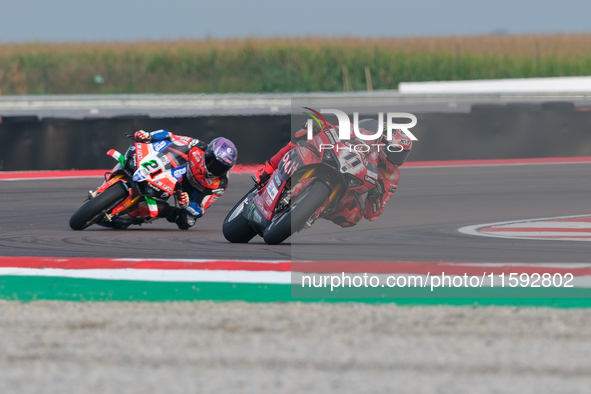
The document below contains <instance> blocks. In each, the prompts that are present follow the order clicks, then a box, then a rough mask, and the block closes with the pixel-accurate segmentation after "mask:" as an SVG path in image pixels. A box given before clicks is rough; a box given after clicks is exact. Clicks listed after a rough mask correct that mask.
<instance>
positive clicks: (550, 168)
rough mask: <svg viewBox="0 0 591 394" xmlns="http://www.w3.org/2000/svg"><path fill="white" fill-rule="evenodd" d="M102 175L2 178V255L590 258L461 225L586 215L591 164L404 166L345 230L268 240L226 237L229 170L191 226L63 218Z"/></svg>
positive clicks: (577, 246) (584, 247)
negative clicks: (374, 204) (380, 203)
mask: <svg viewBox="0 0 591 394" xmlns="http://www.w3.org/2000/svg"><path fill="white" fill-rule="evenodd" d="M100 182H101V180H100V179H99V178H87V179H79V178H75V179H47V180H26V181H2V182H0V201H1V203H2V205H1V206H2V215H1V219H0V255H3V256H61V257H120V258H133V257H135V258H159V259H162V258H169V259H183V258H193V259H195V258H203V259H257V260H258V259H262V260H290V259H295V260H379V261H456V262H532V263H544V262H547V263H576V262H589V256H590V255H591V243H589V242H574V241H548V240H515V239H502V238H489V237H478V236H472V235H465V234H461V233H460V232H458V229H459V228H460V227H463V226H468V225H476V224H480V223H491V222H500V221H510V220H521V219H535V218H545V217H554V216H567V215H582V214H591V199H590V196H591V165H590V164H584V163H573V164H543V165H506V166H480V167H479V166H473V167H441V168H404V167H402V168H401V177H400V185H399V189H398V191H397V192H396V193H395V196H394V197H393V199H392V200H391V201H390V203H389V205H388V206H387V208H386V210H385V212H384V214H383V215H382V216H381V217H380V218H379V219H378V220H377V221H376V222H373V223H370V222H368V221H365V220H364V221H363V222H362V223H360V224H359V225H358V226H356V227H354V228H352V229H341V228H340V227H338V226H336V225H334V224H332V223H330V222H327V221H323V220H320V221H318V222H317V223H315V224H314V225H313V226H312V228H310V229H307V230H305V231H302V232H300V233H299V234H296V235H295V236H294V237H292V240H291V242H286V243H285V244H283V245H278V246H269V245H266V244H265V243H264V242H263V241H262V239H261V238H259V237H256V238H255V239H254V240H253V241H251V242H250V243H249V244H235V245H232V244H229V243H228V242H227V241H226V240H225V239H224V237H223V235H222V233H221V223H222V220H223V218H224V217H225V215H226V213H227V212H228V211H229V209H230V208H231V207H232V206H233V205H234V204H235V203H236V202H237V201H238V199H239V198H240V197H241V196H242V195H243V194H244V193H246V191H247V190H248V189H249V188H250V187H251V186H252V182H251V181H250V176H249V175H248V174H235V175H233V176H232V177H231V179H230V187H229V189H228V191H227V193H226V194H225V195H224V196H223V197H222V198H221V199H220V200H219V201H218V202H217V203H216V204H215V205H214V206H213V207H211V208H210V210H209V211H208V212H207V213H206V215H205V216H204V217H203V218H201V219H200V220H198V222H197V224H196V226H195V227H194V228H193V229H191V230H189V231H180V230H178V229H176V226H175V225H174V224H172V223H168V222H166V221H165V220H159V221H157V222H156V223H153V224H148V225H144V226H141V227H139V226H134V227H133V228H130V229H127V230H112V229H105V228H101V227H98V226H93V227H91V228H89V229H87V230H84V231H79V232H77V231H72V230H71V229H70V228H69V226H68V221H69V218H70V216H71V215H72V213H73V212H74V211H75V210H76V209H78V208H79V207H80V205H81V204H82V202H83V200H84V198H85V197H86V193H87V191H88V190H90V189H94V188H96V187H97V186H98V185H99V184H100Z"/></svg>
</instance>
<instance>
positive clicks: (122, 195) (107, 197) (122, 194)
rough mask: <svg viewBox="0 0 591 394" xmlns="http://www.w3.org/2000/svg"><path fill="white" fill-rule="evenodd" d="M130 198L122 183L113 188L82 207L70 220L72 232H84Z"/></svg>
mask: <svg viewBox="0 0 591 394" xmlns="http://www.w3.org/2000/svg"><path fill="white" fill-rule="evenodd" d="M127 196H129V192H128V191H127V190H126V189H125V186H123V184H121V182H117V183H115V184H114V185H113V186H111V187H110V188H108V189H107V190H105V191H104V192H102V193H101V194H99V195H98V196H96V197H95V198H93V199H92V200H90V201H88V202H87V203H86V204H84V205H82V206H81V207H80V209H79V210H77V211H76V212H75V213H74V214H73V215H72V217H71V218H70V227H71V228H72V230H84V229H85V228H86V227H88V226H90V225H93V224H95V223H97V222H99V221H100V220H101V219H102V217H103V215H104V214H105V213H106V212H107V211H109V210H110V209H113V208H115V207H116V206H117V205H119V204H120V203H122V202H123V200H125V199H126V198H127Z"/></svg>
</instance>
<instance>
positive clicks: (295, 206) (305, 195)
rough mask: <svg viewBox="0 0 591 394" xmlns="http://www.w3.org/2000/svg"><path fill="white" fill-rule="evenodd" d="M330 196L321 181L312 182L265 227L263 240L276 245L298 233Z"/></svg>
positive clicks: (326, 187) (327, 188) (328, 190)
mask: <svg viewBox="0 0 591 394" xmlns="http://www.w3.org/2000/svg"><path fill="white" fill-rule="evenodd" d="M329 196H330V189H329V187H328V186H327V185H326V184H325V183H324V182H322V181H318V180H317V181H314V182H313V183H312V184H311V185H310V186H308V187H307V188H306V189H305V190H303V191H302V192H301V193H300V194H298V195H297V196H295V197H292V201H291V204H290V206H289V208H288V209H286V210H285V212H283V213H279V216H278V217H276V218H273V219H274V220H273V221H272V222H271V224H270V225H269V226H268V227H267V229H266V230H265V232H264V234H263V239H264V240H265V242H266V243H268V244H269V245H278V244H280V243H281V242H283V241H285V240H286V239H287V238H289V237H290V236H291V235H292V234H293V233H295V232H296V231H299V230H300V229H301V228H302V227H304V225H305V224H306V222H307V221H308V220H309V219H310V218H311V217H312V215H314V213H315V212H316V211H317V210H318V208H320V206H321V205H322V204H324V202H325V201H326V199H327V198H328V197H329Z"/></svg>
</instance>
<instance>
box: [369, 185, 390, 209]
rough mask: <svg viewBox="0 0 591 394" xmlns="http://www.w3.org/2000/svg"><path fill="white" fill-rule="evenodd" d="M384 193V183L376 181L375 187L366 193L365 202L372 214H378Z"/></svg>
mask: <svg viewBox="0 0 591 394" xmlns="http://www.w3.org/2000/svg"><path fill="white" fill-rule="evenodd" d="M385 193H386V190H385V188H384V182H383V181H382V180H381V179H378V181H377V182H376V186H375V187H374V188H373V189H371V190H370V191H369V192H368V193H367V201H368V202H369V203H370V204H371V210H372V211H373V213H377V212H379V210H380V209H381V208H382V198H383V197H384V194H385Z"/></svg>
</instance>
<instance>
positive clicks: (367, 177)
mask: <svg viewBox="0 0 591 394" xmlns="http://www.w3.org/2000/svg"><path fill="white" fill-rule="evenodd" d="M365 180H366V181H368V182H369V183H371V184H372V185H375V184H376V180H375V178H372V177H370V176H368V175H366V176H365Z"/></svg>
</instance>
